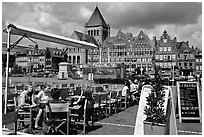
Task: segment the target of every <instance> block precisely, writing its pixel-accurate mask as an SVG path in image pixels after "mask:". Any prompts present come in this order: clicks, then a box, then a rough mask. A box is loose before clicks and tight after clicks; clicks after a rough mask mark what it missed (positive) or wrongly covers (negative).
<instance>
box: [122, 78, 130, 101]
mask: <svg viewBox="0 0 204 137" xmlns="http://www.w3.org/2000/svg"><path fill="white" fill-rule="evenodd" d="M129 86H130V84H129V82H127V81H126V82H125V86H124V87H123V89H122V96H123V97H127V98H129V91H130V90H129Z"/></svg>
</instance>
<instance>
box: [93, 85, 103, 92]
mask: <svg viewBox="0 0 204 137" xmlns="http://www.w3.org/2000/svg"><path fill="white" fill-rule="evenodd" d="M103 91H104V90H103V87H101V86H98V87H95V92H103Z"/></svg>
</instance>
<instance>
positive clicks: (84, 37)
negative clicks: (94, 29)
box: [71, 31, 99, 46]
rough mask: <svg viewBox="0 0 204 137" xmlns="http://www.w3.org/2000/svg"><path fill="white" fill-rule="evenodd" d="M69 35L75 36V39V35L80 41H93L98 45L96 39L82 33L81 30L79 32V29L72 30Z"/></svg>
mask: <svg viewBox="0 0 204 137" xmlns="http://www.w3.org/2000/svg"><path fill="white" fill-rule="evenodd" d="M71 37H72V38H75V39H76V37H77V39H78V40H80V41H86V42H89V43H93V44H95V45H96V46H99V44H98V42H97V40H96V39H95V38H94V37H93V36H90V35H87V34H84V33H83V32H80V31H74V32H73V34H72V36H71Z"/></svg>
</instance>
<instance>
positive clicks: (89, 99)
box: [73, 88, 94, 126]
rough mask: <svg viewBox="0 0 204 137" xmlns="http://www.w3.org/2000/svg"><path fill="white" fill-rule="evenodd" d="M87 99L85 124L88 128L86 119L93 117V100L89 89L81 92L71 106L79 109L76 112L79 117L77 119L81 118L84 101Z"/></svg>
mask: <svg viewBox="0 0 204 137" xmlns="http://www.w3.org/2000/svg"><path fill="white" fill-rule="evenodd" d="M86 99H87V108H86V119H87V120H86V124H87V125H88V126H89V124H88V119H90V118H91V116H92V115H93V108H94V107H93V106H94V99H93V96H92V91H91V89H90V88H87V89H85V90H84V91H83V90H82V92H81V95H80V97H79V99H78V100H77V101H76V102H74V103H73V105H75V106H76V105H78V106H79V109H78V110H77V112H75V113H77V114H78V115H79V117H83V114H84V105H85V100H86Z"/></svg>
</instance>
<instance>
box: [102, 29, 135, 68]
mask: <svg viewBox="0 0 204 137" xmlns="http://www.w3.org/2000/svg"><path fill="white" fill-rule="evenodd" d="M132 39H133V36H132V34H130V33H129V34H125V33H123V32H122V31H121V30H119V31H118V33H117V35H116V36H115V37H108V38H106V40H105V41H104V43H103V45H102V48H101V49H102V54H101V55H102V63H106V64H107V63H108V64H111V65H112V66H114V65H116V64H121V63H124V64H129V62H130V61H129V60H130V56H129V52H130V50H129V49H130V47H131V45H132Z"/></svg>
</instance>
